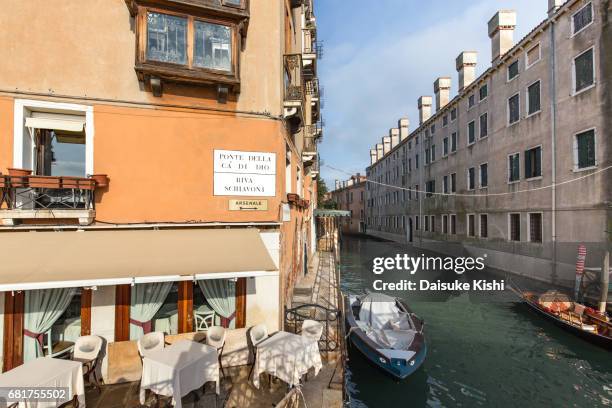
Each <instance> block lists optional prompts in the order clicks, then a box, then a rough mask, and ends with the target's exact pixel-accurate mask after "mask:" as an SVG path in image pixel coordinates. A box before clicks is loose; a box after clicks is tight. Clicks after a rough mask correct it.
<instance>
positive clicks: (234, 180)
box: [214, 150, 276, 197]
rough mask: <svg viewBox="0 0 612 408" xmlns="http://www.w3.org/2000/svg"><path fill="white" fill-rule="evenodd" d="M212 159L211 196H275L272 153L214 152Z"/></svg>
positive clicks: (274, 155) (273, 157) (274, 163)
mask: <svg viewBox="0 0 612 408" xmlns="http://www.w3.org/2000/svg"><path fill="white" fill-rule="evenodd" d="M214 155H215V159H214V166H215V167H214V169H215V171H214V195H216V196H253V197H274V196H275V195H276V153H265V152H243V151H238V150H215V152H214Z"/></svg>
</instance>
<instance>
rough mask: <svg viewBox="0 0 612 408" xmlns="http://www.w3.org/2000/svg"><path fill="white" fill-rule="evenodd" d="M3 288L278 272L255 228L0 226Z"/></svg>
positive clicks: (111, 283) (261, 274)
mask: <svg viewBox="0 0 612 408" xmlns="http://www.w3.org/2000/svg"><path fill="white" fill-rule="evenodd" d="M0 249H1V250H2V260H1V261H0V291H12V290H30V289H49V288H60V287H88V286H104V285H120V284H133V283H148V282H174V281H187V280H194V279H227V278H239V277H255V276H270V275H278V268H277V267H276V265H275V264H274V261H273V260H272V258H271V257H270V255H269V253H268V250H267V249H266V247H265V245H264V243H263V241H262V240H261V237H260V235H259V231H258V230H257V229H255V228H230V229H210V228H208V229H204V228H201V229H196V228H189V229H172V230H127V231H126V230H102V231H100V230H95V231H92V230H90V231H82V232H78V231H63V232H51V231H49V232H40V231H39V232H2V233H0Z"/></svg>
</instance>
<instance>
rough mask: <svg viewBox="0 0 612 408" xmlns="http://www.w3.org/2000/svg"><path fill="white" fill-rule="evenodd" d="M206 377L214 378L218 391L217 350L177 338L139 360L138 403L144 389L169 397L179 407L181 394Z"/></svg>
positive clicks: (143, 401) (141, 400) (184, 393)
mask: <svg viewBox="0 0 612 408" xmlns="http://www.w3.org/2000/svg"><path fill="white" fill-rule="evenodd" d="M208 381H215V382H216V386H217V394H219V360H218V358H217V350H216V349H215V348H214V347H210V346H207V345H205V344H200V343H196V342H193V341H189V340H180V341H177V342H176V343H174V344H172V345H170V346H168V347H166V348H164V349H163V350H158V351H154V352H152V353H150V354H148V355H147V356H146V357H145V358H144V359H143V363H142V380H141V381H140V403H141V404H144V403H145V397H146V396H145V390H147V389H149V390H151V391H153V392H154V393H155V394H158V395H165V396H171V397H172V403H173V404H174V406H175V407H176V408H181V397H184V396H185V395H187V394H189V393H190V392H191V391H193V390H196V389H198V388H200V387H202V386H203V385H204V383H206V382H208Z"/></svg>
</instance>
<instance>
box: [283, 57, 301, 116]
mask: <svg viewBox="0 0 612 408" xmlns="http://www.w3.org/2000/svg"><path fill="white" fill-rule="evenodd" d="M283 59H284V65H285V95H284V104H283V106H284V117H285V119H288V120H291V121H294V122H297V123H296V125H299V124H301V123H303V122H304V120H303V107H304V106H303V104H304V96H305V86H304V81H303V80H302V56H301V55H300V54H287V55H285V56H284V57H283Z"/></svg>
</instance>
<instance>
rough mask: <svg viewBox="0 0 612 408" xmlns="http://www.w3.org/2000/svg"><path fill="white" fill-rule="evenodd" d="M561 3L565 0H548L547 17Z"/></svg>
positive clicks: (555, 10) (553, 12) (550, 15)
mask: <svg viewBox="0 0 612 408" xmlns="http://www.w3.org/2000/svg"><path fill="white" fill-rule="evenodd" d="M563 3H565V0H548V17H552V15H553V14H555V13H556V12H557V10H559V8H560V7H561V6H562V5H563Z"/></svg>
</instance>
